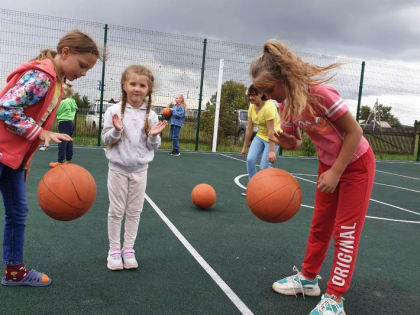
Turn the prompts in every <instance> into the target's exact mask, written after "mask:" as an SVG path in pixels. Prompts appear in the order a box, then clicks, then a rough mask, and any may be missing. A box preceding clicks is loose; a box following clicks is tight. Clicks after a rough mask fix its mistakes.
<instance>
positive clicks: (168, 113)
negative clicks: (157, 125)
mask: <svg viewBox="0 0 420 315" xmlns="http://www.w3.org/2000/svg"><path fill="white" fill-rule="evenodd" d="M162 115H163V117H165V118H166V119H167V118H170V117H171V115H172V111H171V109H170V108H169V107H165V108H164V109H162Z"/></svg>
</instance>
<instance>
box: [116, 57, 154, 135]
mask: <svg viewBox="0 0 420 315" xmlns="http://www.w3.org/2000/svg"><path fill="white" fill-rule="evenodd" d="M131 73H134V74H137V75H144V76H145V77H146V78H147V87H148V93H147V96H148V99H147V109H146V120H145V122H144V128H143V131H144V132H145V134H146V135H147V136H149V130H150V123H149V114H150V110H151V108H152V93H153V86H154V82H155V78H154V76H153V73H152V72H151V71H150V70H149V69H148V68H146V67H144V66H141V65H131V66H128V67H127V68H126V69H125V70H124V71H123V73H122V75H121V93H122V97H121V120H123V119H124V112H125V108H126V106H127V92H125V91H124V84H125V82H126V81H127V80H128V77H129V75H130V74H131Z"/></svg>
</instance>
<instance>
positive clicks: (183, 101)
mask: <svg viewBox="0 0 420 315" xmlns="http://www.w3.org/2000/svg"><path fill="white" fill-rule="evenodd" d="M175 97H179V98H180V99H181V105H182V106H184V109H186V108H187V104H186V103H185V100H184V95H183V94H177V95H176V96H175Z"/></svg>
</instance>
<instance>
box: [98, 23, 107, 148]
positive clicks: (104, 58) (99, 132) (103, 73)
mask: <svg viewBox="0 0 420 315" xmlns="http://www.w3.org/2000/svg"><path fill="white" fill-rule="evenodd" d="M104 29H105V32H104V54H103V57H102V82H101V99H100V103H99V124H98V147H99V146H100V145H101V129H102V109H103V107H104V85H105V61H106V42H107V37H108V24H105V27H104Z"/></svg>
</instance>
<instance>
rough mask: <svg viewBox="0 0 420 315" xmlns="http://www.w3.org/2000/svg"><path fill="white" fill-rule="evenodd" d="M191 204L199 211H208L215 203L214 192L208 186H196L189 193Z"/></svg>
mask: <svg viewBox="0 0 420 315" xmlns="http://www.w3.org/2000/svg"><path fill="white" fill-rule="evenodd" d="M191 200H192V202H193V203H194V204H195V205H196V206H197V207H198V208H200V209H208V208H210V207H211V206H212V205H213V204H214V203H215V202H216V191H215V190H214V188H213V187H212V186H210V185H209V184H204V183H203V184H198V185H197V186H195V187H194V189H193V190H192V191H191Z"/></svg>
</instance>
